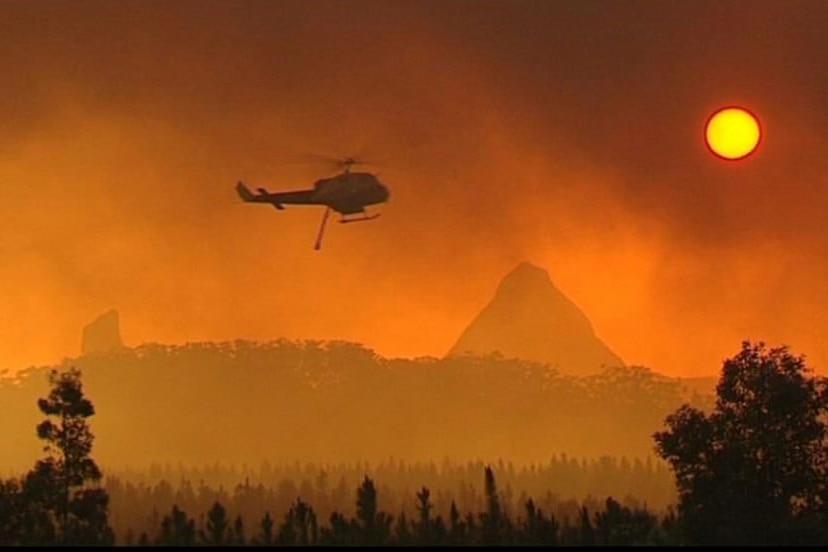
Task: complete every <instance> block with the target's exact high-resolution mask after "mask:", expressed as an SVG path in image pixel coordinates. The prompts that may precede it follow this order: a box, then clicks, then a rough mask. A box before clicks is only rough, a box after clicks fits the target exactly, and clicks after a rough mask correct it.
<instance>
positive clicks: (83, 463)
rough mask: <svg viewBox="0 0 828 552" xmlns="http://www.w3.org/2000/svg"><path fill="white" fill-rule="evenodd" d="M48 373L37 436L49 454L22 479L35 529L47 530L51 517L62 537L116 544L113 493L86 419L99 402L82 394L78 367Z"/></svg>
mask: <svg viewBox="0 0 828 552" xmlns="http://www.w3.org/2000/svg"><path fill="white" fill-rule="evenodd" d="M48 379H49V384H50V386H51V390H50V392H49V395H48V396H47V397H46V398H45V399H39V400H38V402H37V404H38V407H39V408H40V410H41V412H43V414H45V415H46V416H47V418H46V420H44V421H43V422H41V423H40V424H38V426H37V436H38V437H39V438H40V439H42V440H44V441H46V444H45V445H44V447H43V449H44V451H45V452H46V453H47V457H46V458H44V459H43V460H38V461H37V462H36V463H35V467H34V469H33V470H32V471H30V472H29V473H28V474H27V475H26V477H25V479H24V484H23V495H24V498H25V500H26V501H27V502H28V509H29V513H30V514H31V515H30V516H29V520H28V523H29V525H30V529H31V531H30V534H32V533H40V534H41V535H43V534H44V531H45V532H46V533H48V532H50V530H49V528H48V527H47V525H48V523H52V524H54V533H55V537H56V539H57V540H58V542H60V543H63V544H73V545H79V544H84V545H100V544H103V545H106V544H112V543H113V542H114V535H113V532H112V529H111V528H110V527H109V524H108V513H107V507H108V502H109V497H108V495H107V493H106V491H105V490H104V489H102V488H100V487H99V485H98V483H99V481H100V479H101V471H100V470H99V469H98V466H97V464H96V463H95V461H94V460H93V459H92V458H91V457H90V456H89V455H90V453H91V451H92V442H93V440H94V436H93V435H92V432H91V431H90V430H89V426H88V424H87V422H86V419H87V418H89V417H90V416H92V415H94V414H95V408H94V407H93V405H92V402H91V401H89V400H88V399H87V398H86V397H85V396H84V394H83V385H82V383H81V373H80V371H79V370H77V369H75V368H71V369H69V370H67V371H65V372H58V371H57V370H52V371H51V372H50V373H49V378H48ZM44 514H45V515H46V516H44ZM46 517H48V518H49V521H48V522H47V520H46ZM35 540H39V539H38V538H35Z"/></svg>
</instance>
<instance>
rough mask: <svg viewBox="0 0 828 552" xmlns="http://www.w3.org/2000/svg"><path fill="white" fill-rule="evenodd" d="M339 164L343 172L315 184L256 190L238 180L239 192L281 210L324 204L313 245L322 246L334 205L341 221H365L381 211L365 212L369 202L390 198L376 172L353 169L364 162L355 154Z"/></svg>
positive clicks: (373, 217) (244, 199) (250, 198)
mask: <svg viewBox="0 0 828 552" xmlns="http://www.w3.org/2000/svg"><path fill="white" fill-rule="evenodd" d="M335 163H336V165H338V167H339V168H340V169H341V171H342V172H340V173H339V174H337V175H335V176H332V177H329V178H321V179H319V180H317V181H316V182H315V183H314V185H313V188H309V189H305V190H294V191H287V192H269V191H267V190H266V189H264V188H257V192H258V193H253V192H252V191H250V189H248V187H247V186H245V185H244V183H243V182H241V181H239V183H238V184H236V192H238V194H239V197H241V198H242V200H243V201H245V202H249V203H269V204H271V205H273V206H274V207H275V208H276V209H279V210H282V209H284V208H285V205H324V206H325V207H326V208H325V213H324V214H323V215H322V222H321V224H320V225H319V232H318V234H317V236H316V243H315V245H314V249H319V248H320V247H322V234H323V233H324V232H325V224H326V223H327V221H328V215H329V214H330V212H331V209H333V210H334V211H336V212H337V213H339V214H340V215H341V217H340V219H339V222H343V223H346V222H363V221H368V220H373V219H375V218H377V217H378V216H379V213H375V214H373V215H368V214H367V213H366V212H365V207H366V206H367V205H375V204H378V203H384V202H386V201H388V197H389V196H390V195H391V194H390V192H389V191H388V188H387V187H386V186H385V185H384V184H382V183H381V182H380V181H379V179H378V178H377V176H376V175H375V174H372V173H369V172H352V171H351V167H352V166H354V165H357V164H362V163H363V162H362V161H358V160H356V159H354V158H353V157H345V158H344V159H336V160H335ZM355 214H361V215H362V216H360V217H351V218H348V215H355Z"/></svg>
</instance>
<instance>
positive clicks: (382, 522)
mask: <svg viewBox="0 0 828 552" xmlns="http://www.w3.org/2000/svg"><path fill="white" fill-rule="evenodd" d="M357 522H358V526H359V528H360V531H361V533H362V538H363V543H364V544H374V545H377V544H383V543H385V542H386V541H387V540H388V538H389V536H390V534H391V523H392V522H393V517H392V516H390V515H388V514H387V513H385V512H380V511H379V510H378V508H377V489H376V487H375V486H374V482H373V481H372V480H371V479H369V478H368V476H365V479H364V480H363V482H362V485H360V487H359V489H358V490H357Z"/></svg>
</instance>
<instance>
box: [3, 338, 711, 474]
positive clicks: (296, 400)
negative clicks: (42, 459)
mask: <svg viewBox="0 0 828 552" xmlns="http://www.w3.org/2000/svg"><path fill="white" fill-rule="evenodd" d="M70 366H76V367H77V368H79V369H80V370H81V371H82V372H83V374H84V384H85V385H86V387H87V389H88V390H89V392H90V393H91V394H92V395H93V396H95V398H96V404H97V405H98V406H99V408H101V409H102V410H103V411H105V412H107V416H106V417H104V418H100V419H96V420H95V421H94V429H95V432H96V434H97V435H98V436H99V437H100V438H101V439H100V445H99V447H98V457H99V459H100V461H101V462H102V463H103V464H105V465H110V466H123V465H127V464H131V465H144V466H146V465H149V464H151V463H153V462H162V463H163V462H170V463H172V464H178V463H182V464H186V465H200V464H203V463H204V462H213V461H221V462H223V463H234V464H237V465H240V464H242V463H248V464H258V463H259V462H260V461H261V460H262V459H264V458H268V459H270V460H271V461H274V462H291V461H293V460H295V459H314V460H318V461H323V462H341V461H343V460H357V459H361V460H366V461H371V462H379V461H383V460H385V459H387V458H388V457H389V456H394V457H395V458H405V459H406V460H407V461H409V462H416V461H429V460H432V459H434V458H443V457H446V456H448V457H451V458H498V457H502V456H504V455H508V457H509V459H510V460H512V461H514V462H516V463H520V464H530V463H532V462H538V461H544V460H545V459H547V458H549V457H550V456H552V454H555V453H559V452H561V451H565V452H567V453H568V454H571V455H574V456H578V457H587V458H597V457H600V456H603V455H610V456H618V457H621V456H626V457H628V458H634V457H641V458H643V457H646V456H648V455H651V454H652V453H653V443H652V439H651V438H650V435H651V434H652V433H653V432H654V431H656V430H658V429H659V428H660V427H661V424H662V422H663V420H664V417H665V416H666V415H667V414H669V413H670V412H672V411H673V410H675V409H676V408H677V407H678V406H679V405H681V404H682V402H684V401H685V400H687V399H688V396H687V390H685V389H683V388H682V383H681V382H680V381H679V380H676V379H674V378H668V377H665V376H662V375H660V374H657V373H655V372H653V371H651V370H649V369H646V368H642V367H608V368H606V370H605V371H604V372H603V373H601V374H598V375H595V376H590V377H572V376H565V375H562V374H560V373H558V372H557V371H556V370H554V369H553V368H551V367H550V366H547V365H541V364H536V363H532V362H527V361H522V360H517V359H504V358H500V357H498V356H494V355H493V356H489V357H482V358H481V357H461V358H446V359H435V358H420V359H413V360H409V359H387V358H383V357H381V356H379V355H377V354H375V353H374V352H373V351H371V350H369V349H366V348H364V347H362V346H360V345H356V344H353V343H345V342H318V341H302V342H297V341H288V340H277V341H272V342H266V343H260V342H251V341H234V342H225V343H193V344H188V345H184V346H164V345H145V346H142V347H137V348H134V349H121V350H118V351H113V352H110V353H106V354H96V355H87V356H84V357H81V358H78V359H68V360H66V361H65V362H64V363H62V364H61V365H59V366H57V367H54V368H56V369H58V370H65V369H67V368H68V367H70ZM51 368H52V367H42V368H32V369H30V370H28V371H27V372H25V373H23V374H21V375H19V376H18V378H17V380H16V381H12V380H8V381H6V382H3V381H0V402H1V403H2V404H3V405H4V408H3V410H2V411H0V427H2V428H3V430H4V432H6V433H7V435H6V437H7V442H9V443H10V447H9V450H10V451H12V452H11V454H14V455H16V456H17V458H13V457H12V458H8V460H9V461H14V462H13V464H17V465H20V466H23V465H27V464H28V463H29V462H30V461H31V459H32V458H33V457H34V455H36V454H37V452H38V451H37V450H36V448H35V447H33V446H32V444H31V440H30V438H29V434H28V433H27V432H26V431H25V428H26V427H30V425H29V424H30V423H35V422H36V418H35V416H34V413H33V412H32V410H31V404H32V401H33V400H35V399H36V397H38V396H41V395H42V393H43V391H44V383H43V382H44V377H43V376H44V374H46V373H48V371H49V369H51ZM710 387H711V390H712V385H711V386H710ZM696 398H697V399H698V400H697V402H695V403H694V404H702V403H701V402H699V401H702V400H703V397H696ZM124 427H129V428H130V431H131V432H132V434H133V435H134V436H135V438H134V439H129V440H124V439H120V438H119V436H120V434H121V431H122V428H124ZM263 434H267V435H268V438H267V439H262V438H261V436H262V435H263ZM217 435H220V436H221V438H216V436H217Z"/></svg>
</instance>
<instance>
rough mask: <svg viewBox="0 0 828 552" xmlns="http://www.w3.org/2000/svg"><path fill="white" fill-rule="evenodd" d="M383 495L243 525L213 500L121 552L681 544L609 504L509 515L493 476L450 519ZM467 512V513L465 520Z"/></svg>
mask: <svg viewBox="0 0 828 552" xmlns="http://www.w3.org/2000/svg"><path fill="white" fill-rule="evenodd" d="M381 494H382V492H381V490H380V489H378V487H377V486H376V485H375V483H374V481H373V480H372V479H370V478H369V477H367V476H366V477H364V479H363V481H362V483H361V484H360V486H359V488H358V489H357V492H356V501H355V503H354V507H353V512H354V513H353V514H352V515H348V514H344V513H342V512H340V511H334V512H332V513H331V514H330V515H329V516H321V515H320V514H319V513H318V512H317V510H315V509H314V506H313V505H312V504H311V503H309V502H306V501H304V500H303V499H301V498H297V499H295V501H294V502H293V503H292V504H291V505H290V506H289V507H288V508H287V510H286V511H285V513H284V514H283V515H282V516H281V517H279V518H274V517H273V515H272V514H271V511H270V510H267V511H265V512H264V514H262V515H261V517H260V518H258V519H257V521H256V523H254V524H248V523H246V522H245V520H244V518H243V517H242V516H241V515H240V514H236V513H235V511H234V510H233V509H232V508H230V509H228V508H226V507H225V505H224V504H223V503H222V502H221V501H220V500H215V501H214V502H213V503H212V505H211V506H210V507H209V509H208V510H206V511H202V513H201V514H200V515H199V516H198V518H194V517H191V516H190V514H189V513H188V512H189V511H192V510H188V509H187V508H184V507H180V505H179V504H175V505H173V506H172V507H171V508H170V510H169V511H168V512H167V513H166V514H165V515H163V517H161V516H157V517H156V519H154V520H153V521H154V524H153V525H154V531H149V532H148V531H143V532H141V533H140V534H139V535H138V536H137V537H136V534H135V533H134V532H132V531H131V530H130V531H128V532H127V535H126V537H125V539H124V541H123V542H124V544H140V545H144V546H146V545H153V544H155V545H162V546H170V545H179V546H189V545H197V544H202V545H212V546H220V545H233V546H243V545H260V546H267V545H285V546H299V545H339V546H343V545H374V546H380V545H386V546H387V545H401V546H408V545H426V546H428V545H453V546H464V545H564V546H566V545H569V546H573V545H575V546H577V545H644V544H654V545H658V544H680V543H681V542H682V540H681V536H680V534H679V527H678V524H677V519H676V516H675V514H674V513H673V512H669V513H668V514H666V515H665V516H663V517H661V519H659V518H658V517H657V516H656V515H654V514H652V513H650V512H649V511H647V509H645V508H640V507H629V506H624V505H622V504H620V503H618V502H617V501H616V500H614V499H612V498H607V499H606V501H604V502H603V503H597V502H596V503H592V504H589V505H587V504H584V505H581V506H578V505H573V507H572V508H571V510H570V511H568V512H565V513H562V514H560V513H559V514H555V513H550V512H549V511H548V510H545V509H544V508H543V507H542V506H539V505H538V504H537V503H536V502H535V501H534V500H533V499H532V498H526V499H523V500H521V504H520V509H519V510H512V509H511V508H509V507H507V506H506V505H505V504H504V501H503V494H502V493H500V492H498V489H497V484H496V482H495V476H494V472H493V470H492V469H491V468H490V467H486V468H485V469H484V482H483V489H482V496H481V499H482V508H481V509H479V510H477V511H471V510H464V509H462V508H461V507H459V506H458V505H457V503H456V502H454V501H452V502H451V503H450V506H449V508H448V511H447V512H446V513H445V514H444V513H438V512H437V509H436V508H435V504H434V502H433V500H432V494H431V491H430V490H429V489H428V488H427V487H422V488H420V489H418V490H417V491H416V492H415V493H414V497H415V499H416V500H415V503H414V508H413V511H412V512H405V511H399V512H398V513H397V514H396V515H394V514H392V513H390V512H389V511H388V510H387V509H385V508H383V507H382V506H381V504H380V501H379V496H380V495H381ZM464 512H465V513H464Z"/></svg>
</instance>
